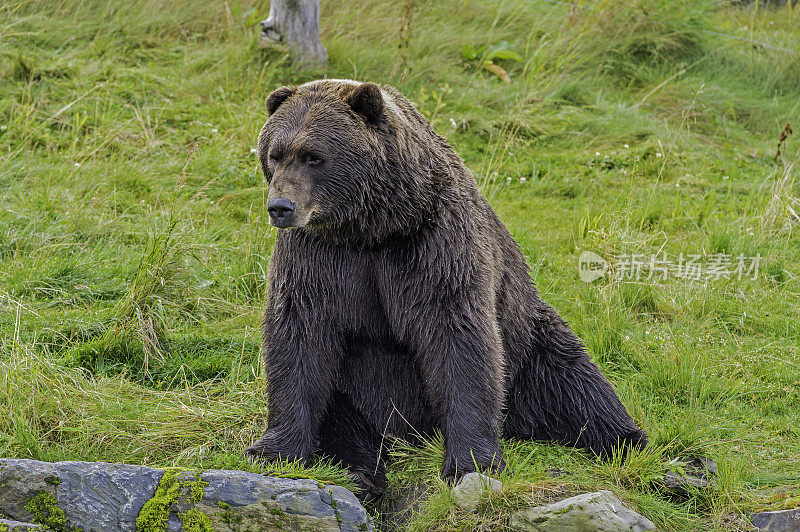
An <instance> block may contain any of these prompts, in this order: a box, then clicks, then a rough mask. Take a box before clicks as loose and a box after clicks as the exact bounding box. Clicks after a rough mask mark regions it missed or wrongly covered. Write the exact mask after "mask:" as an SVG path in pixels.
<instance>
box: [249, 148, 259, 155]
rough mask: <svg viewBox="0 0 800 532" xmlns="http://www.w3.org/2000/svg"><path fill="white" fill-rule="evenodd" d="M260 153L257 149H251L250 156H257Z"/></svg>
mask: <svg viewBox="0 0 800 532" xmlns="http://www.w3.org/2000/svg"><path fill="white" fill-rule="evenodd" d="M257 152H258V150H257V149H255V148H250V155H255V154H256V153H257Z"/></svg>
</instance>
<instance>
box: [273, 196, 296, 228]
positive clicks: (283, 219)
mask: <svg viewBox="0 0 800 532" xmlns="http://www.w3.org/2000/svg"><path fill="white" fill-rule="evenodd" d="M294 208H295V203H294V202H293V201H292V200H290V199H289V198H275V199H271V200H269V201H268V202H267V212H268V213H269V221H270V223H271V224H272V225H274V226H275V227H288V226H289V225H290V223H289V222H290V220H291V218H292V215H293V214H294Z"/></svg>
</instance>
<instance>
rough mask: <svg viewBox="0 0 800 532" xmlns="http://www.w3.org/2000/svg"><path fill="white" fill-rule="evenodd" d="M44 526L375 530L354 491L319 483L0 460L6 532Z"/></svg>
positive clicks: (99, 531)
mask: <svg viewBox="0 0 800 532" xmlns="http://www.w3.org/2000/svg"><path fill="white" fill-rule="evenodd" d="M35 524H38V525H42V526H41V527H36V525H35ZM42 529H44V530H47V529H50V530H56V531H64V532H70V531H73V532H77V531H78V530H80V531H82V532H116V531H120V532H134V531H141V532H160V531H177V530H186V531H190V532H195V531H197V532H201V531H203V532H205V531H210V530H214V531H220V532H227V531H246V530H305V531H310V532H314V531H326V532H327V531H331V532H339V531H342V532H366V531H372V530H374V526H373V524H372V520H371V519H370V517H369V516H368V515H367V513H366V511H365V510H364V508H363V507H362V506H361V504H360V503H359V502H358V499H356V497H355V496H354V495H353V494H352V493H351V492H350V491H348V490H347V489H345V488H342V487H340V486H330V485H326V484H322V483H319V482H317V481H315V480H309V479H302V480H293V479H286V478H277V477H269V476H265V475H259V474H256V473H246V472H243V471H224V470H206V471H180V470H173V469H167V470H163V469H153V468H150V467H144V466H133V465H124V464H109V463H102V462H56V463H47V462H38V461H36V460H16V459H0V531H5V530H42Z"/></svg>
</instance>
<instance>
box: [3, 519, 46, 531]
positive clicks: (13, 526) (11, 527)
mask: <svg viewBox="0 0 800 532" xmlns="http://www.w3.org/2000/svg"><path fill="white" fill-rule="evenodd" d="M4 526H5V527H7V528H3V527H4ZM41 529H42V526H41V525H37V524H35V523H23V522H22V521H11V520H10V519H0V530H5V531H7V532H28V531H29V530H41Z"/></svg>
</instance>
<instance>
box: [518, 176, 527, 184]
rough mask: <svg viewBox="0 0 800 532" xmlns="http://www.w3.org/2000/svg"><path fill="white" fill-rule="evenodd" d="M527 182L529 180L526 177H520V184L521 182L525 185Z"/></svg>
mask: <svg viewBox="0 0 800 532" xmlns="http://www.w3.org/2000/svg"><path fill="white" fill-rule="evenodd" d="M525 181H527V179H525V178H524V177H520V178H519V182H520V183H524V182H525Z"/></svg>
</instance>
